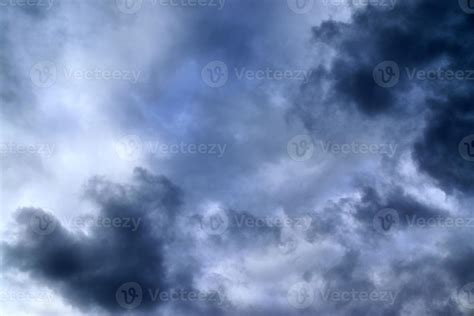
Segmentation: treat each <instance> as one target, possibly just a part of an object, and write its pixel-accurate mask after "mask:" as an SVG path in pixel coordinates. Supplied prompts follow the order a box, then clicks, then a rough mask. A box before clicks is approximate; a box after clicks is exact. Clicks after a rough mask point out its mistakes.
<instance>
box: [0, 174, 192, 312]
mask: <svg viewBox="0 0 474 316" xmlns="http://www.w3.org/2000/svg"><path fill="white" fill-rule="evenodd" d="M85 192H86V196H87V197H89V198H91V199H92V200H93V201H94V202H95V203H97V205H98V206H99V207H100V214H99V217H101V218H108V219H111V221H112V222H113V219H116V218H121V219H125V218H130V219H131V220H133V219H135V220H140V222H139V225H138V226H135V227H137V229H135V231H134V230H133V229H131V228H130V227H126V226H125V223H124V225H123V226H120V227H113V226H112V227H105V226H92V228H91V231H90V232H89V233H87V234H85V233H79V232H71V231H68V230H67V229H66V228H65V227H63V225H62V223H61V222H60V221H58V220H57V219H56V220H55V221H54V222H53V223H55V226H54V227H53V229H52V231H48V232H47V234H44V235H41V234H39V235H38V231H37V229H35V228H36V226H35V225H36V222H35V220H36V218H35V216H39V217H40V218H41V217H42V216H45V215H47V213H46V212H44V211H43V210H41V209H35V208H23V209H20V210H19V212H18V214H17V223H18V225H19V226H20V228H22V231H21V234H20V235H19V240H18V241H16V242H15V243H13V244H3V246H2V248H3V251H4V265H5V267H8V268H10V269H12V268H15V269H19V270H21V271H24V272H27V273H28V274H29V275H31V277H32V278H33V279H37V280H41V282H44V284H46V285H47V286H49V287H51V288H53V289H55V290H56V291H57V292H58V293H60V294H61V296H62V297H63V298H65V299H66V301H67V302H68V303H70V304H72V305H74V306H75V307H77V308H79V309H82V310H88V311H90V310H96V309H97V308H98V309H99V310H106V311H114V312H120V311H122V310H123V309H122V307H120V306H119V304H118V302H117V300H116V297H115V293H116V291H117V289H118V288H119V287H120V286H121V285H122V284H124V283H127V282H136V283H138V284H140V285H141V287H142V289H143V291H144V294H143V301H142V303H141V305H140V306H139V307H138V308H137V311H141V310H147V309H150V308H152V307H153V306H154V305H156V304H158V302H159V301H153V300H152V299H151V297H150V295H148V294H147V293H146V292H145V291H147V290H148V289H152V290H153V289H160V290H165V289H168V288H185V289H186V288H187V289H192V283H193V273H195V272H196V271H198V269H199V267H198V265H191V266H187V269H188V270H183V271H176V270H174V271H175V272H173V273H170V272H169V271H170V268H171V267H169V266H166V259H165V258H164V257H165V256H166V253H167V251H169V252H173V251H175V250H173V249H169V248H172V244H173V242H174V240H175V234H176V231H175V226H174V225H175V220H176V219H175V218H176V216H177V215H178V214H179V212H180V207H181V199H182V196H181V192H180V190H179V189H178V188H177V187H176V186H174V185H173V184H172V183H171V182H170V181H169V180H168V179H166V178H164V177H160V176H154V175H152V174H150V173H148V172H147V171H146V170H144V169H136V170H135V172H134V178H133V183H132V184H131V185H125V184H123V185H122V184H115V183H112V182H109V181H107V180H105V179H103V178H100V177H96V178H94V179H92V180H90V181H89V183H88V184H87V186H86V189H85ZM49 216H50V218H52V219H54V217H53V216H52V215H49ZM40 233H41V232H40ZM181 245H182V246H187V245H183V241H181ZM188 262H192V261H191V260H189V261H188ZM176 265H177V266H180V265H181V264H180V263H177V264H176ZM182 266H184V265H182Z"/></svg>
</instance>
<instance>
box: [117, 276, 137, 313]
mask: <svg viewBox="0 0 474 316" xmlns="http://www.w3.org/2000/svg"><path fill="white" fill-rule="evenodd" d="M115 299H116V300H117V303H118V304H119V305H120V306H121V307H123V308H125V309H134V308H137V307H138V306H139V305H140V304H141V303H142V299H143V291H142V287H141V286H140V284H138V283H137V282H127V283H124V284H122V285H121V286H120V287H119V288H118V289H117V291H116V292H115Z"/></svg>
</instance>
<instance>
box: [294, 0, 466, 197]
mask: <svg viewBox="0 0 474 316" xmlns="http://www.w3.org/2000/svg"><path fill="white" fill-rule="evenodd" d="M473 26H474V20H473V19H472V16H471V15H469V14H466V13H465V12H464V11H463V10H462V9H461V7H460V5H459V4H458V2H457V1H451V2H446V1H441V2H436V3H433V2H432V1H426V0H417V1H398V2H397V5H396V7H395V9H394V10H390V11H387V10H385V9H379V8H377V7H376V6H368V8H367V9H364V10H357V11H356V12H355V13H354V14H353V16H352V18H351V20H350V21H349V22H338V21H332V20H329V21H325V22H323V23H322V24H321V25H319V26H317V27H315V28H314V29H313V33H314V39H315V42H316V43H324V44H325V45H327V46H328V47H329V48H330V49H331V50H333V51H334V58H333V59H332V61H331V62H330V64H329V65H328V66H319V68H317V71H315V72H314V73H313V76H312V81H311V82H310V83H308V84H307V85H304V86H303V87H302V96H301V97H300V99H299V100H298V101H297V102H296V104H297V106H296V109H297V112H298V113H299V115H300V116H301V117H302V119H303V121H304V122H305V124H306V126H307V127H308V128H309V129H310V130H317V131H318V132H321V130H320V126H321V125H324V123H323V122H321V120H322V119H321V117H324V120H326V119H327V116H329V117H334V118H335V115H334V112H328V111H326V112H324V116H321V114H322V113H323V112H321V110H319V109H318V110H316V108H319V107H323V108H334V107H339V108H341V109H343V110H344V111H352V110H351V109H353V108H354V107H355V108H356V109H357V110H358V111H360V112H361V113H363V114H365V115H368V116H369V117H373V116H374V115H378V114H385V115H390V116H393V117H396V118H397V120H399V121H400V122H401V121H406V120H409V119H411V118H413V117H417V116H418V117H419V122H418V126H420V128H421V126H423V125H422V124H421V122H420V121H422V120H424V119H426V122H425V124H426V128H425V129H424V132H423V135H422V136H421V137H419V140H418V142H417V143H416V144H415V147H414V154H413V157H414V159H415V161H416V162H417V163H418V165H419V168H420V169H421V170H422V171H423V172H426V173H427V174H429V175H430V176H432V177H433V178H434V179H435V180H436V181H437V182H438V183H439V186H440V187H441V188H443V189H445V190H447V191H449V192H452V191H453V189H457V190H459V191H462V192H472V185H471V184H472V180H471V179H472V175H473V174H472V172H473V171H472V162H470V161H467V160H465V159H463V158H462V157H461V155H460V154H459V150H458V145H459V143H460V141H461V140H462V139H463V138H464V137H466V136H468V135H472V134H474V119H473V115H474V108H473V107H472V104H471V103H472V102H471V100H472V81H470V80H445V79H442V78H441V79H437V80H417V79H413V78H410V76H409V72H410V71H413V70H435V71H436V70H438V69H439V68H441V69H444V70H453V71H457V70H461V71H472V70H473V69H474V54H473V53H472V52H473V51H474V40H473V38H472V36H470V35H469V34H470V33H471V32H472V27H473ZM383 61H395V62H396V63H397V64H398V66H399V68H400V81H399V83H398V84H397V85H395V86H394V87H392V88H384V87H381V86H379V85H378V84H376V82H375V80H374V77H373V71H374V68H375V66H376V65H377V64H379V63H380V62H383ZM472 75H473V78H474V72H473V73H472ZM322 87H325V88H322ZM420 113H421V114H422V115H421V116H419V115H420ZM399 126H400V128H404V129H406V128H407V127H406V126H404V125H403V124H402V123H400V124H399ZM405 133H407V131H405ZM400 134H402V131H400ZM400 137H402V136H401V135H400Z"/></svg>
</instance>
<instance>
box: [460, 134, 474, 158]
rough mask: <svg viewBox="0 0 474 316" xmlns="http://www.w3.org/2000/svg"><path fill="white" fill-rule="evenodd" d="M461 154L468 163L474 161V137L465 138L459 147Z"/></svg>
mask: <svg viewBox="0 0 474 316" xmlns="http://www.w3.org/2000/svg"><path fill="white" fill-rule="evenodd" d="M458 149H459V154H460V155H461V157H463V158H464V159H465V160H467V161H474V135H469V136H466V137H464V138H463V139H462V140H461V142H460V143H459V146H458Z"/></svg>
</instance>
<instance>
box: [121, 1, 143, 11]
mask: <svg viewBox="0 0 474 316" xmlns="http://www.w3.org/2000/svg"><path fill="white" fill-rule="evenodd" d="M115 4H116V6H117V8H118V9H119V11H120V12H122V13H125V14H135V13H137V12H138V11H140V9H141V8H142V4H143V0H115Z"/></svg>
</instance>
